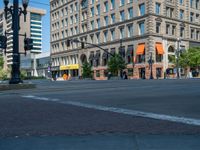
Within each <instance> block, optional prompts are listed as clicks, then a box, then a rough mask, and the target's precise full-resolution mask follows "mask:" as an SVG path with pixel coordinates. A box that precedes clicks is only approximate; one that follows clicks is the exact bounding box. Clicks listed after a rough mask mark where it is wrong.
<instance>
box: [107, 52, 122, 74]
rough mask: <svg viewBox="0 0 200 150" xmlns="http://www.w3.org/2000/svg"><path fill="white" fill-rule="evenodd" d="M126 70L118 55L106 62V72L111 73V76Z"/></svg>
mask: <svg viewBox="0 0 200 150" xmlns="http://www.w3.org/2000/svg"><path fill="white" fill-rule="evenodd" d="M125 68H126V64H125V61H124V60H123V58H122V57H121V56H120V55H119V54H115V55H114V56H113V57H111V58H110V60H109V61H108V71H109V72H111V73H112V75H114V76H117V75H118V73H119V71H120V70H123V69H125Z"/></svg>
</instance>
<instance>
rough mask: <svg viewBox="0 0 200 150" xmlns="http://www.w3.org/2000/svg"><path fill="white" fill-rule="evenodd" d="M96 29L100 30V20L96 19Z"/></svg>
mask: <svg viewBox="0 0 200 150" xmlns="http://www.w3.org/2000/svg"><path fill="white" fill-rule="evenodd" d="M97 28H98V29H99V28H100V19H97Z"/></svg>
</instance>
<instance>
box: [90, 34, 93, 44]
mask: <svg viewBox="0 0 200 150" xmlns="http://www.w3.org/2000/svg"><path fill="white" fill-rule="evenodd" d="M90 41H91V43H94V35H90Z"/></svg>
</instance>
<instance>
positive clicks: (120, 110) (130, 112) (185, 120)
mask: <svg viewBox="0 0 200 150" xmlns="http://www.w3.org/2000/svg"><path fill="white" fill-rule="evenodd" d="M22 97H24V98H30V99H35V100H44V101H56V102H58V103H62V104H68V105H73V106H78V107H84V108H90V109H96V110H102V111H109V112H115V113H120V114H126V115H131V116H138V117H145V118H151V119H158V120H165V121H171V122H176V123H183V124H189V125H196V126H200V119H193V118H185V117H177V116H170V115H163V114H156V113H149V112H143V111H135V110H129V109H124V108H117V107H106V106H99V105H94V104H85V103H80V102H74V101H61V100H59V99H51V98H45V97H37V96H32V95H28V96H22Z"/></svg>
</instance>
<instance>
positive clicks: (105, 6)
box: [104, 1, 108, 12]
mask: <svg viewBox="0 0 200 150" xmlns="http://www.w3.org/2000/svg"><path fill="white" fill-rule="evenodd" d="M104 12H108V2H107V1H106V2H104Z"/></svg>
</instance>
